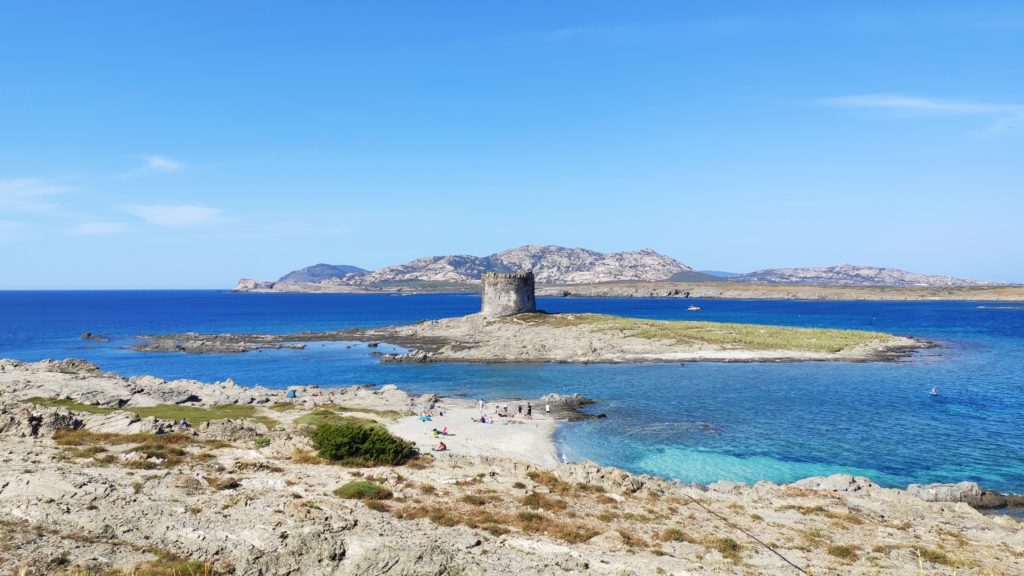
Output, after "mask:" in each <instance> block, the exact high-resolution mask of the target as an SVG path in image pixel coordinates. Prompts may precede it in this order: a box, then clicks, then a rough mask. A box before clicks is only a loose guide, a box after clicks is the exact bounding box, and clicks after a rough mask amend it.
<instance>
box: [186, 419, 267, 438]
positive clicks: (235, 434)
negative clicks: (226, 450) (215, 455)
mask: <svg viewBox="0 0 1024 576" xmlns="http://www.w3.org/2000/svg"><path fill="white" fill-rule="evenodd" d="M196 432H198V433H199V435H200V436H202V437H203V438H205V439H210V440H224V441H226V442H238V441H242V440H253V439H255V438H257V437H259V436H266V435H267V433H268V432H270V429H269V428H267V426H266V424H261V423H260V422H254V421H252V420H247V419H237V420H236V419H227V420H210V421H207V422H203V423H202V424H200V425H198V426H196Z"/></svg>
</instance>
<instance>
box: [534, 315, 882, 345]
mask: <svg viewBox="0 0 1024 576" xmlns="http://www.w3.org/2000/svg"><path fill="white" fill-rule="evenodd" d="M516 321H520V322H526V323H529V324H536V325H541V326H551V327H560V326H589V327H591V329H592V330H596V331H600V332H614V333H617V334H619V335H621V336H625V337H634V338H644V339H648V340H665V341H669V342H673V343H675V344H679V345H683V346H696V345H702V344H703V345H707V344H710V345H713V346H715V347H718V348H725V349H729V348H733V349H741V350H790V351H801V352H830V353H834V352H841V351H843V350H849V349H851V348H855V347H857V346H860V345H863V344H869V343H877V342H887V341H890V340H892V339H893V336H892V335H891V334H885V333H882V332H867V331H862V330H832V329H822V328H794V327H789V326H764V325H757V324H732V323H723V322H691V321H671V320H647V319H643V318H622V317H618V316H608V315H604V314H520V315H519V316H516Z"/></svg>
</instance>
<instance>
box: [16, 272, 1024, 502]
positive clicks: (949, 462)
mask: <svg viewBox="0 0 1024 576" xmlns="http://www.w3.org/2000/svg"><path fill="white" fill-rule="evenodd" d="M691 303H698V304H700V305H701V306H703V308H704V310H703V311H702V312H700V313H699V316H698V315H695V314H694V313H691V312H687V311H686V310H685V308H686V305H688V304H691ZM538 304H539V306H540V307H541V308H543V309H545V310H548V311H551V312H567V311H575V312H581V311H588V312H603V313H611V314H619V315H624V316H636V317H644V318H661V319H673V318H685V319H695V318H700V319H703V320H721V321H730V322H746V323H765V324H785V325H791V326H812V327H829V328H864V329H872V330H883V331H889V332H895V333H898V334H906V335H913V336H920V337H924V338H927V339H930V340H932V341H934V342H936V343H938V344H939V345H940V347H939V348H937V349H933V350H928V351H924V352H920V353H917V354H915V355H914V356H913V357H911V358H909V359H907V360H903V361H899V362H895V363H868V364H847V363H780V364H723V363H688V364H686V365H679V364H651V365H585V366H574V365H562V364H537V365H504V366H503V365H458V364H429V365H411V364H410V365H407V364H379V363H378V362H377V360H376V359H375V358H371V357H370V356H369V355H368V352H369V350H368V349H367V348H366V347H365V346H356V347H353V348H346V346H345V345H344V344H343V343H328V344H324V345H320V344H312V345H310V346H308V347H307V348H306V349H305V350H281V351H263V352H260V353H249V354H239V355H202V356H195V355H186V354H167V353H164V354H152V353H140V352H132V351H130V350H125V349H121V348H120V347H124V346H127V345H129V344H131V343H132V339H133V337H135V336H136V335H138V334H143V333H161V332H181V331H189V330H191V331H197V332H272V333H286V332H296V331H300V330H327V329H336V328H346V327H353V326H373V325H386V324H394V323H406V322H413V321H417V320H422V319H427V318H441V317H445V316H455V315H462V314H466V313H470V312H474V311H476V310H477V309H478V308H479V305H480V300H479V298H478V297H477V296H474V295H449V294H438V295H416V296H392V295H351V294H337V295H325V294H310V295H300V294H296V295H286V294H233V293H230V292H221V291H166V292H164V291H139V292H0V357H11V358H17V359H20V360H39V359H42V358H65V357H77V358H85V359H87V360H90V361H93V362H95V363H97V364H99V366H100V367H102V368H103V369H105V370H110V371H114V372H118V373H121V374H124V375H134V374H154V375H157V376H161V377H163V378H195V379H199V380H205V381H216V380H223V379H226V378H229V377H230V378H233V379H234V380H235V381H236V382H239V383H242V384H262V385H265V386H271V387H284V386H288V385H291V384H310V383H316V384H320V385H321V386H345V385H351V384H389V383H394V384H398V385H399V386H401V387H402V388H404V389H406V390H409V391H412V392H428V391H429V392H439V393H442V394H449V395H464V396H469V397H472V398H484V399H487V398H497V397H537V396H539V395H541V394H545V393H548V392H558V393H563V394H565V393H572V392H579V393H581V394H584V395H586V396H588V397H591V398H594V399H595V400H597V401H598V404H597V405H595V406H593V407H592V409H591V410H592V411H594V412H601V413H604V414H607V416H608V418H607V419H603V420H591V421H585V422H578V423H571V424H566V425H564V426H562V427H561V429H560V430H559V433H558V442H559V448H560V450H561V451H562V452H563V454H564V455H565V456H566V457H567V458H569V459H572V460H581V459H591V460H595V461H597V462H599V463H601V464H605V465H614V466H619V467H621V468H625V469H627V470H631V471H634V472H646V473H652V474H658V475H662V476H668V477H673V478H680V479H683V480H686V481H697V482H711V481H714V480H718V479H731V480H739V481H744V482H754V481H756V480H759V479H768V480H773V481H776V482H787V481H792V480H796V479H799V478H803V477H806V476H813V475H821V474H830V473H835V472H847V473H851V474H859V475H865V476H868V477H870V478H872V479H873V480H875V481H876V482H879V483H881V484H885V485H890V486H905V485H906V484H908V483H911V482H955V481H960V480H974V481H977V482H979V483H980V484H982V485H983V486H985V487H987V488H991V489H996V490H1001V491H1008V492H1024V310H1013V309H980V308H978V305H979V303H972V302H909V303H901V302H793V301H764V300H690V301H681V300H658V299H562V298H550V299H546V298H540V299H538ZM86 331H91V332H95V333H99V334H102V335H104V336H108V337H110V338H111V339H112V341H111V342H110V343H94V342H89V341H84V340H82V339H80V337H79V336H80V335H81V334H82V333H83V332H86ZM933 386H938V387H939V394H938V396H934V397H933V396H931V395H930V394H929V390H930V389H931V388H932V387H933Z"/></svg>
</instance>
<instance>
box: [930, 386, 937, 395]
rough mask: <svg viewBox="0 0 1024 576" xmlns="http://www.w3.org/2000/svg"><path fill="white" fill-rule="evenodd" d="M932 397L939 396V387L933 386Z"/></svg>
mask: <svg viewBox="0 0 1024 576" xmlns="http://www.w3.org/2000/svg"><path fill="white" fill-rule="evenodd" d="M931 395H932V396H938V395H939V387H938V386H932V391H931Z"/></svg>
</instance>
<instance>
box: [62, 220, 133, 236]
mask: <svg viewBox="0 0 1024 576" xmlns="http://www.w3.org/2000/svg"><path fill="white" fill-rule="evenodd" d="M127 230H128V225H127V224H125V223H124V222H83V223H81V224H78V225H77V226H73V227H71V228H69V229H68V234H71V235H72V236H113V235H115V234H121V233H122V232H125V231H127Z"/></svg>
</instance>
